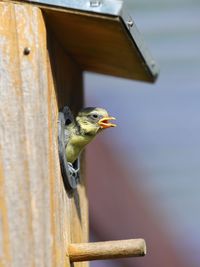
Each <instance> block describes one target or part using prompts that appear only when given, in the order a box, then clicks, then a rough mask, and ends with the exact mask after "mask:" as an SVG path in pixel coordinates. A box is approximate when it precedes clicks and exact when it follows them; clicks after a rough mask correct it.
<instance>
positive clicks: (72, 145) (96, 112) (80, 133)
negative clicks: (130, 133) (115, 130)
mask: <svg viewBox="0 0 200 267" xmlns="http://www.w3.org/2000/svg"><path fill="white" fill-rule="evenodd" d="M111 120H115V118H114V117H111V116H109V115H108V112H107V111H106V110H105V109H103V108H98V107H87V108H83V109H81V110H80V111H79V112H78V115H77V116H76V117H75V119H73V120H72V122H71V123H69V124H68V125H66V126H65V143H66V148H65V150H66V158H67V162H68V164H69V165H70V166H71V167H72V166H73V163H74V162H75V161H76V160H77V159H78V157H79V155H80V153H81V152H82V151H83V149H84V148H85V146H86V145H87V144H89V143H90V142H91V141H92V140H93V139H94V138H95V137H96V136H97V134H99V133H100V132H102V131H103V130H105V129H108V128H111V127H116V126H117V125H116V124H114V123H111V122H110V121H111Z"/></svg>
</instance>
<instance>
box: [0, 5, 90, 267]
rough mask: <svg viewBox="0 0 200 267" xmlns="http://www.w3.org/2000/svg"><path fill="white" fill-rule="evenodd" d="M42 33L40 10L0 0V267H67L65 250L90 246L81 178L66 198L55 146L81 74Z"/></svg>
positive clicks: (75, 104) (77, 103)
mask: <svg viewBox="0 0 200 267" xmlns="http://www.w3.org/2000/svg"><path fill="white" fill-rule="evenodd" d="M47 35H50V30H49V29H46V25H45V23H44V19H43V15H42V13H41V11H40V9H39V8H37V7H35V6H31V5H24V4H14V3H9V2H0V266H1V267H10V266H13V267H27V266H31V267H36V266H37V267H40V266H41V267H43V266H48V267H58V266H59V267H64V266H67V267H69V266H71V264H70V261H69V257H67V256H66V249H67V246H68V245H69V244H70V243H71V242H80V241H81V242H87V241H88V220H87V199H86V194H85V187H84V180H82V183H81V184H80V186H79V188H78V190H77V191H76V193H75V195H74V196H72V195H70V196H69V195H68V194H67V193H66V191H65V188H64V186H63V181H62V177H61V173H60V165H59V158H58V147H57V115H58V109H59V107H60V106H62V105H63V104H68V105H70V106H72V109H73V110H74V111H75V112H76V111H77V110H78V109H79V108H80V107H81V106H82V102H83V100H82V95H83V94H82V90H83V87H82V71H81V70H80V68H79V66H78V65H77V64H76V63H75V62H74V61H73V60H72V59H71V58H70V57H69V56H68V55H67V54H66V53H65V52H64V51H63V49H62V47H61V46H60V44H59V43H58V42H57V41H56V38H55V37H54V36H52V38H53V40H54V41H52V42H51V49H50V43H49V41H48V42H47V39H46V36H47ZM26 47H29V48H30V53H29V54H28V55H25V54H24V49H25V48H26ZM53 47H54V48H53ZM50 50H51V51H50ZM53 64H56V65H53ZM80 205H82V206H83V207H82V208H81V209H80ZM74 266H77V267H78V266H87V264H86V263H85V264H82V263H80V264H79V263H77V264H75V265H74Z"/></svg>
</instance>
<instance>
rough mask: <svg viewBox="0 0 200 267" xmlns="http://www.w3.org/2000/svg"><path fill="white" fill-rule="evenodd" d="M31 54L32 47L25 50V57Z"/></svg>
mask: <svg viewBox="0 0 200 267" xmlns="http://www.w3.org/2000/svg"><path fill="white" fill-rule="evenodd" d="M30 52H31V49H30V47H25V48H24V55H25V56H27V55H29V54H30Z"/></svg>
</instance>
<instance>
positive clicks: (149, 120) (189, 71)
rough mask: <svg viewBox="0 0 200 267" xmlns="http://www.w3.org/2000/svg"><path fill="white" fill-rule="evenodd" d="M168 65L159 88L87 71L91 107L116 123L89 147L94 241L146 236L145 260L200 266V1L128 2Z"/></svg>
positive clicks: (138, 261)
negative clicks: (99, 110)
mask: <svg viewBox="0 0 200 267" xmlns="http://www.w3.org/2000/svg"><path fill="white" fill-rule="evenodd" d="M125 2H126V4H127V6H128V9H129V13H130V14H131V16H132V18H133V19H134V21H135V23H136V25H137V27H138V28H139V30H140V32H141V33H142V35H143V37H144V40H145V43H146V45H147V47H148V48H149V50H150V51H151V53H152V54H153V57H154V58H155V59H156V61H157V62H158V63H159V65H160V69H161V72H160V76H159V78H158V80H157V82H156V84H153V85H152V84H147V83H142V82H134V81H129V80H125V79H119V78H113V77H109V76H103V75H96V74H91V73H86V74H85V100H86V106H99V107H104V108H106V109H107V110H109V113H110V115H112V116H115V117H116V118H117V123H118V127H117V128H113V129H110V130H107V131H105V132H104V133H103V134H102V135H100V136H98V138H97V139H96V140H95V141H94V142H93V143H92V144H91V145H89V148H88V149H87V152H86V155H87V158H88V160H87V162H88V165H87V173H88V175H87V177H88V181H87V183H88V193H89V205H90V229H91V240H93V241H95V240H96V241H102V240H114V239H126V238H138V237H141V238H144V239H145V240H146V242H147V255H146V256H145V257H144V258H134V259H127V260H114V261H112V260H110V261H101V262H97V261H96V262H93V263H92V264H91V266H92V267H98V266H101V267H104V266H123V267H126V266H127V267H128V266H134V267H146V266H148V267H149V266H150V267H153V266H154V267H161V266H162V267H165V266H166V267H169V266H170V267H179V266H181V267H184V266H185V267H186V266H187V267H188V266H190V267H199V266H200V193H199V192H200V1H199V0H163V1H161V0H160V1H159V0H130V1H128V0H125Z"/></svg>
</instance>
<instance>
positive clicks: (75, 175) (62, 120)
mask: <svg viewBox="0 0 200 267" xmlns="http://www.w3.org/2000/svg"><path fill="white" fill-rule="evenodd" d="M72 121H73V115H72V113H71V111H70V109H69V108H68V107H67V106H65V107H64V108H62V109H61V110H60V112H59V118H58V150H59V158H60V166H61V172H62V177H63V182H64V185H65V189H66V190H67V191H70V192H73V191H74V190H75V189H76V187H77V184H78V183H79V179H80V160H79V158H78V159H77V160H76V161H75V162H74V163H73V164H71V163H69V162H67V157H66V146H67V142H68V133H67V129H66V127H65V126H67V125H69V124H70V123H71V122H72Z"/></svg>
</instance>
